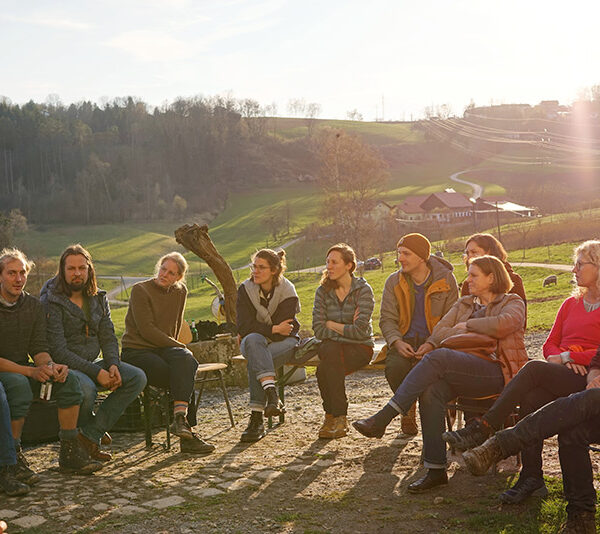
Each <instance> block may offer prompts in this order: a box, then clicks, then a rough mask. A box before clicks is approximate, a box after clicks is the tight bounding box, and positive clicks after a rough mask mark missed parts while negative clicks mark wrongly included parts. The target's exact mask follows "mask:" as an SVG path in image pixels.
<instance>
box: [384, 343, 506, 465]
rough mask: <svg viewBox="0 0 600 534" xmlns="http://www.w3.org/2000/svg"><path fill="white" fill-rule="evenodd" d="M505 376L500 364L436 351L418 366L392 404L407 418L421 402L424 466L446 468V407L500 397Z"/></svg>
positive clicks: (406, 379)
mask: <svg viewBox="0 0 600 534" xmlns="http://www.w3.org/2000/svg"><path fill="white" fill-rule="evenodd" d="M503 387H504V376H503V375H502V369H501V368H500V364H498V363H496V362H491V361H488V360H484V359H482V358H478V357H477V356H473V355H472V354H467V353H465V352H459V351H457V350H451V349H436V350H432V351H431V352H429V353H428V354H426V355H425V356H424V357H423V359H422V360H421V361H420V362H419V363H418V364H417V365H415V367H414V368H413V369H412V371H411V372H410V373H408V375H407V376H406V378H405V379H404V380H403V381H402V384H401V385H400V387H399V388H398V389H397V390H396V393H395V394H394V396H393V397H392V400H391V401H390V404H391V405H392V406H393V407H394V408H395V409H396V410H397V411H399V412H401V413H403V414H406V413H408V410H409V409H410V407H411V406H412V405H413V403H414V402H415V401H416V400H417V399H419V413H420V414H421V428H422V432H423V463H424V465H425V467H427V468H429V469H444V468H445V467H446V443H445V442H444V440H442V434H443V432H444V429H445V425H446V421H445V414H446V404H447V402H448V401H450V400H452V399H454V398H456V397H461V396H462V397H484V396H487V395H493V394H496V393H500V392H501V391H502V388H503Z"/></svg>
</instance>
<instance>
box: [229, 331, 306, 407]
mask: <svg viewBox="0 0 600 534" xmlns="http://www.w3.org/2000/svg"><path fill="white" fill-rule="evenodd" d="M297 344H298V339H297V338H296V337H287V338H285V339H284V340H282V341H273V342H270V341H269V340H268V339H267V338H266V337H265V336H263V335H262V334H255V333H252V334H248V335H247V336H246V337H245V338H244V339H242V342H241V344H240V351H241V353H242V354H243V355H244V358H246V360H247V362H248V386H249V387H250V409H251V410H254V411H257V412H262V411H263V409H264V407H265V399H266V397H265V390H264V389H263V387H262V385H261V384H260V379H261V378H264V377H266V376H275V368H278V367H281V366H282V365H283V364H284V363H285V362H286V361H288V360H289V359H290V358H291V357H292V355H293V348H294V347H295V346H296V345H297Z"/></svg>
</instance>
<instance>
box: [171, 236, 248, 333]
mask: <svg viewBox="0 0 600 534" xmlns="http://www.w3.org/2000/svg"><path fill="white" fill-rule="evenodd" d="M175 239H176V241H177V242H178V243H179V244H180V245H182V246H184V247H185V248H186V249H188V250H189V251H190V252H193V253H194V254H196V256H198V257H199V258H201V259H203V260H204V261H205V262H206V263H207V264H208V266H209V267H210V268H211V269H212V271H213V272H214V273H215V276H216V277H217V279H218V280H219V282H220V283H221V287H222V288H223V295H224V297H225V319H226V321H227V322H228V323H234V324H235V322H236V309H235V305H236V301H237V286H236V284H235V279H234V278H233V272H232V271H231V267H229V264H228V263H227V262H226V261H225V260H224V259H223V256H221V255H220V254H219V252H218V251H217V249H216V247H215V245H214V243H213V242H212V240H211V239H210V237H209V235H208V226H206V225H204V226H198V225H197V224H192V225H190V224H184V225H183V226H181V227H179V228H177V230H175Z"/></svg>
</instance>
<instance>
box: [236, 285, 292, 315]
mask: <svg viewBox="0 0 600 534" xmlns="http://www.w3.org/2000/svg"><path fill="white" fill-rule="evenodd" d="M242 285H243V286H244V289H245V290H246V293H247V294H248V297H249V298H250V302H252V305H253V306H254V308H255V309H256V320H257V321H258V322H260V323H264V324H266V325H269V326H271V325H272V324H273V321H272V320H271V317H272V316H273V314H274V313H275V310H276V309H277V307H278V306H279V304H281V303H282V302H283V301H284V300H285V299H289V298H290V297H296V298H297V299H298V305H297V306H296V313H300V299H299V298H298V293H296V288H295V287H294V284H292V283H291V282H290V281H289V280H288V279H287V278H281V281H280V282H279V284H278V285H276V286H275V289H274V291H273V296H272V297H271V300H270V301H269V307H268V308H265V307H264V306H262V305H261V303H260V286H259V285H258V284H255V283H254V282H253V281H252V280H251V279H250V278H248V280H244V282H242Z"/></svg>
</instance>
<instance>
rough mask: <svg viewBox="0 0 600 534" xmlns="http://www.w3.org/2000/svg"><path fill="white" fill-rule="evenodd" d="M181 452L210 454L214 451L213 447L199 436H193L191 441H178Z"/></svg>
mask: <svg viewBox="0 0 600 534" xmlns="http://www.w3.org/2000/svg"><path fill="white" fill-rule="evenodd" d="M179 447H180V450H181V452H187V453H189V454H210V453H211V452H213V451H214V450H215V446H214V445H211V444H210V443H207V442H206V441H204V440H203V439H202V438H200V437H199V436H196V435H195V434H193V437H192V439H182V440H180V441H179Z"/></svg>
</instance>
